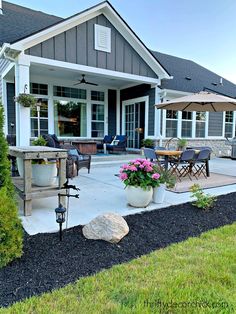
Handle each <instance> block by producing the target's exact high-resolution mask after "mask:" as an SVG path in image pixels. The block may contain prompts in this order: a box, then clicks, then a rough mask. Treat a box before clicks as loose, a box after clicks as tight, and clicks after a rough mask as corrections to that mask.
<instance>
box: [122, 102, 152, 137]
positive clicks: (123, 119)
mask: <svg viewBox="0 0 236 314" xmlns="http://www.w3.org/2000/svg"><path fill="white" fill-rule="evenodd" d="M138 102H145V122H144V138H146V137H148V107H149V96H143V97H138V98H132V99H127V100H124V101H122V134H125V106H128V105H132V104H134V103H138Z"/></svg>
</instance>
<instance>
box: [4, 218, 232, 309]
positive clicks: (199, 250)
mask: <svg viewBox="0 0 236 314" xmlns="http://www.w3.org/2000/svg"><path fill="white" fill-rule="evenodd" d="M235 244H236V223H235V224H233V225H229V226H225V227H222V228H219V229H215V230H212V231H210V232H207V233H204V234H202V235H201V236H200V237H199V238H190V239H188V240H187V241H185V242H182V243H179V244H174V245H171V246H169V247H167V248H165V249H162V250H158V251H155V252H153V253H151V254H149V255H145V256H142V257H141V258H138V259H135V260H133V261H131V262H129V263H126V264H122V265H118V266H114V267H112V268H111V269H108V270H104V271H102V272H100V273H98V274H96V275H94V276H90V277H86V278H82V279H80V280H78V281H77V282H76V283H75V284H70V285H68V286H66V287H64V288H62V289H59V290H55V291H53V292H52V293H46V294H44V295H42V296H39V297H32V298H30V299H28V300H25V301H22V302H18V303H16V304H14V305H13V306H11V307H9V308H7V309H0V314H5V313H12V314H13V313H14V314H18V313H20V314H21V313H24V314H25V313H37V314H38V313H43V314H47V313H48V314H49V313H50V314H54V313H55V314H58V313H76V314H77V313H78V314H80V313H81V314H82V313H83V314H93V313H94V314H100V313H104V314H105V313H112V314H113V313H114V314H123V313H124V314H126V313H134V314H147V313H181V314H182V313H204V314H205V313H214V314H215V313H217V314H218V313H222V314H223V313H236V253H235ZM159 301H160V302H162V303H161V304H162V308H160V302H159ZM171 302H172V307H169V308H168V307H167V305H168V304H169V306H170V305H171ZM167 303H168V304H167ZM164 306H165V307H164Z"/></svg>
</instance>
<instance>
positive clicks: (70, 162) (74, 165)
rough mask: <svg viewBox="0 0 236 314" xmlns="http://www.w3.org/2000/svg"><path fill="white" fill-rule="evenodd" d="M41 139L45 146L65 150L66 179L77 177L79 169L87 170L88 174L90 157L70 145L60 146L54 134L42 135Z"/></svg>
mask: <svg viewBox="0 0 236 314" xmlns="http://www.w3.org/2000/svg"><path fill="white" fill-rule="evenodd" d="M43 138H44V139H45V140H46V141H47V146H49V147H55V148H63V149H67V151H68V157H67V160H66V177H67V178H73V177H75V176H77V175H78V172H79V170H80V169H81V168H87V169H88V173H90V165H91V155H87V154H82V153H80V151H79V150H78V148H77V147H76V146H73V145H70V144H60V141H59V139H58V137H57V136H56V135H55V134H44V135H43Z"/></svg>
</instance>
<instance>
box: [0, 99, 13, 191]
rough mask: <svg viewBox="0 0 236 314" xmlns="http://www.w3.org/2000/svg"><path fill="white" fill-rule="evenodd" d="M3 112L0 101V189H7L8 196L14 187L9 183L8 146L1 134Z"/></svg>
mask: <svg viewBox="0 0 236 314" xmlns="http://www.w3.org/2000/svg"><path fill="white" fill-rule="evenodd" d="M3 126H4V111H3V106H2V104H1V100H0V188H1V187H3V186H5V187H7V192H8V195H9V196H11V195H12V194H13V193H14V187H13V184H12V181H11V165H10V161H9V160H8V157H7V156H8V144H7V141H6V139H5V135H4V132H3Z"/></svg>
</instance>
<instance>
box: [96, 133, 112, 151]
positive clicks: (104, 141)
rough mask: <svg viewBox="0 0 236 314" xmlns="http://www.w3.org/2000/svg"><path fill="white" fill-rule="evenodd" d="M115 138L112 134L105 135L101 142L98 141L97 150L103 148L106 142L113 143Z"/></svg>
mask: <svg viewBox="0 0 236 314" xmlns="http://www.w3.org/2000/svg"><path fill="white" fill-rule="evenodd" d="M112 140H113V136H112V135H105V136H104V138H103V140H102V142H101V143H97V150H103V149H104V144H111V142H112Z"/></svg>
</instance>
